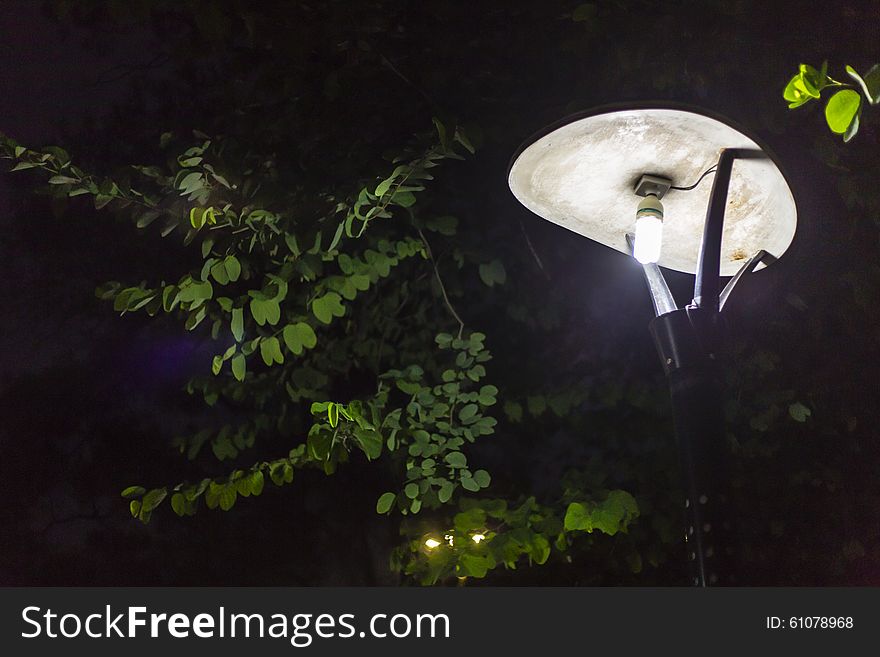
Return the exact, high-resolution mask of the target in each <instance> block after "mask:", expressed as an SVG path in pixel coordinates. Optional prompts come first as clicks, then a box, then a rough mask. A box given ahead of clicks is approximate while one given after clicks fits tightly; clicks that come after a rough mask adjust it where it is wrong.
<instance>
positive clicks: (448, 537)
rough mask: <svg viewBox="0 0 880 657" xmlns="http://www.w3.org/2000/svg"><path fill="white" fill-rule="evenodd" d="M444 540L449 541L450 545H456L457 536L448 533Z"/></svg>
mask: <svg viewBox="0 0 880 657" xmlns="http://www.w3.org/2000/svg"><path fill="white" fill-rule="evenodd" d="M443 540H445V541H446V542H447V543H449V547H454V546H455V536H453V535H452V534H446V535H445V536H444V537H443Z"/></svg>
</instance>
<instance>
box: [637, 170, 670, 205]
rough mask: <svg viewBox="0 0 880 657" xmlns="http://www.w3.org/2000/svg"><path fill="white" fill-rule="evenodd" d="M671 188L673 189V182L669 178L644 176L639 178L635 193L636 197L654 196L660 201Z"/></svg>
mask: <svg viewBox="0 0 880 657" xmlns="http://www.w3.org/2000/svg"><path fill="white" fill-rule="evenodd" d="M670 187H672V181H671V180H670V179H669V178H663V177H661V176H651V175H648V174H644V175H642V177H641V178H639V181H638V182H637V183H636V186H635V189H634V190H633V191H635V193H636V196H649V195H651V194H653V195H654V196H656V197H657V198H658V199H660V198H663V196H665V194H666V192H668V191H669V188H670Z"/></svg>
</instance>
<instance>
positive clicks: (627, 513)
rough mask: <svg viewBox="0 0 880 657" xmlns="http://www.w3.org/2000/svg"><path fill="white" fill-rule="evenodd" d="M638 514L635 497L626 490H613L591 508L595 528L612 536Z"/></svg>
mask: <svg viewBox="0 0 880 657" xmlns="http://www.w3.org/2000/svg"><path fill="white" fill-rule="evenodd" d="M638 515H639V507H638V505H637V504H636V500H635V498H634V497H633V496H632V495H630V494H629V493H627V492H626V491H622V490H613V491H611V492H610V493H608V497H607V498H606V499H605V501H603V502H601V503H600V504H599V505H598V506H597V507H596V509H594V510H593V514H592V523H593V527H594V528H595V529H598V530H599V531H602V532H604V533H606V534H609V535H611V536H613V535H614V534H616V533H617V532H619V531H621V530H623V529H625V528H626V525H627V523H628V522H629V521H630V520H631V519H633V518H635V517H637V516H638Z"/></svg>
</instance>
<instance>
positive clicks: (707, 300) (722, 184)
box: [694, 148, 769, 312]
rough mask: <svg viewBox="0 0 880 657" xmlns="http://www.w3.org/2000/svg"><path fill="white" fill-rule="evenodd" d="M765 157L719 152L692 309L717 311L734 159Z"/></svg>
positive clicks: (730, 150) (734, 150)
mask: <svg viewBox="0 0 880 657" xmlns="http://www.w3.org/2000/svg"><path fill="white" fill-rule="evenodd" d="M766 157H769V156H768V155H767V154H766V153H765V152H764V151H762V150H759V149H756V148H726V149H724V150H723V151H721V157H720V158H719V159H718V165H717V168H716V169H715V180H713V181H712V193H711V195H710V196H709V209H708V210H707V211H706V224H705V226H704V228H703V241H702V243H701V244H700V254H699V258H698V260H697V279H696V282H695V284H694V305H696V306H698V307H700V308H706V309H708V310H710V311H714V312H718V310H719V298H718V297H719V288H720V287H721V233H722V230H723V229H724V210H725V208H726V207H727V190H728V188H729V187H730V174H731V171H732V170H733V161H734V160H736V159H740V160H742V159H759V158H766Z"/></svg>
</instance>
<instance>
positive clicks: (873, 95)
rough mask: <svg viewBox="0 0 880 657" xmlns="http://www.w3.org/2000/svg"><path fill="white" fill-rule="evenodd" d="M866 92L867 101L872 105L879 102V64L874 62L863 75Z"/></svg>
mask: <svg viewBox="0 0 880 657" xmlns="http://www.w3.org/2000/svg"><path fill="white" fill-rule="evenodd" d="M863 79H864V81H865V87H866V89H867V94H868V102H870V103H871V104H872V105H875V104H877V103H880V64H874V65H873V66H872V67H871V68H870V69H868V72H867V73H865V75H864V77H863Z"/></svg>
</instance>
